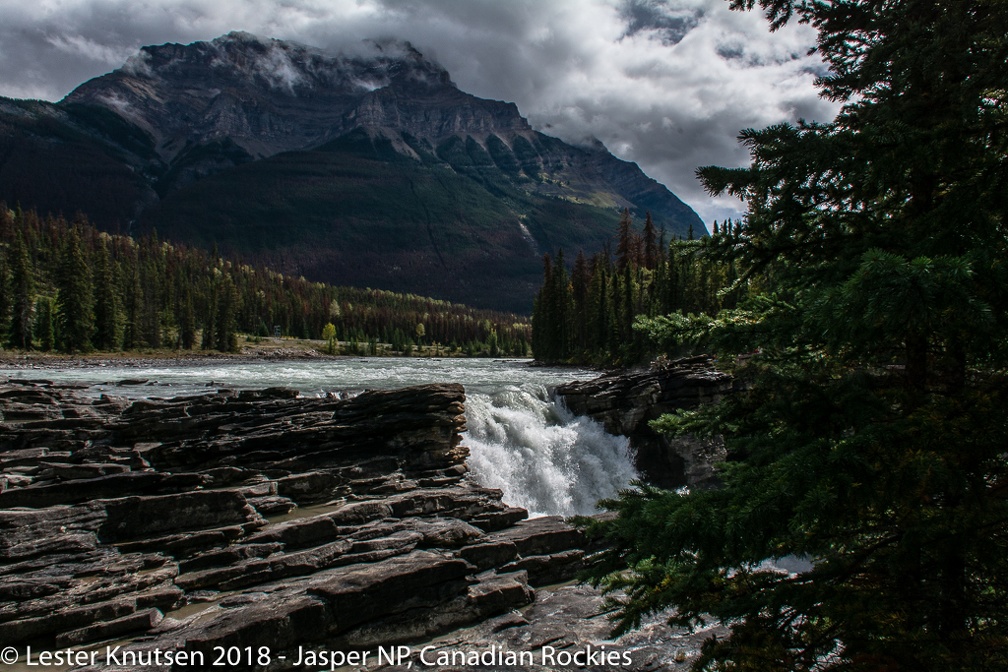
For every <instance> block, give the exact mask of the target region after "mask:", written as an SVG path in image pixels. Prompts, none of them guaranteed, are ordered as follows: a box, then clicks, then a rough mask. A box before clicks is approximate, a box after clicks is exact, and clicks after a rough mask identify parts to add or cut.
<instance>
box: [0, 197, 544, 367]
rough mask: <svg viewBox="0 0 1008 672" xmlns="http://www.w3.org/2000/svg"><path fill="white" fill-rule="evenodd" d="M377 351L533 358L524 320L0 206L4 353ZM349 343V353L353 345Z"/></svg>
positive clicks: (0, 329)
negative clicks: (280, 342) (284, 340)
mask: <svg viewBox="0 0 1008 672" xmlns="http://www.w3.org/2000/svg"><path fill="white" fill-rule="evenodd" d="M323 331H326V334H325V337H326V338H328V339H329V340H330V344H337V345H338V344H339V343H340V341H344V342H345V343H344V345H343V346H341V347H343V348H348V349H349V351H351V352H355V353H356V352H360V353H366V352H368V347H367V346H368V345H370V346H371V348H370V350H371V351H372V352H374V351H375V350H376V348H375V344H377V343H386V344H391V348H386V349H385V350H386V351H387V350H388V349H392V350H396V351H398V352H403V353H406V354H408V353H409V352H411V351H412V350H413V348H414V347H416V346H421V345H427V346H433V345H436V346H437V351H438V352H442V353H444V354H449V353H451V352H455V353H463V354H469V355H498V354H507V355H517V356H524V355H526V354H527V352H528V348H529V341H530V335H531V328H530V325H529V324H528V320H527V318H523V317H520V316H517V315H513V314H509V313H499V312H495V311H488V310H477V309H474V308H470V307H467V306H462V305H459V304H453V303H449V302H447V301H440V300H437V299H430V298H426V297H419V296H414V295H407V294H397V293H393V292H387V291H381V290H372V289H358V288H348V287H339V288H337V287H332V286H329V285H325V284H321V283H315V282H309V281H307V280H305V279H304V278H290V277H285V276H283V275H281V274H279V273H275V272H272V271H270V270H268V269H265V268H260V267H252V266H249V265H243V264H237V263H232V262H230V261H227V260H225V259H221V258H219V257H218V256H217V255H216V253H209V252H207V251H205V250H201V249H196V248H190V247H186V246H182V245H172V244H169V243H166V242H164V241H161V240H159V239H158V237H157V235H156V234H152V235H149V236H145V237H143V238H141V239H139V240H135V239H133V238H130V237H128V236H120V235H109V234H107V233H103V232H99V231H98V230H97V229H96V228H94V227H93V226H91V225H90V224H89V223H88V222H87V220H86V218H84V217H83V216H78V217H76V218H75V219H74V220H73V221H72V222H67V221H66V220H65V219H63V218H62V217H51V216H50V217H44V218H43V217H40V216H38V215H37V214H36V213H34V212H21V211H20V210H18V211H12V210H10V209H9V208H8V207H7V206H6V205H5V204H2V203H0V344H2V345H4V346H7V347H12V348H17V349H21V350H32V349H38V350H44V351H51V350H52V351H60V352H68V353H76V352H90V351H95V350H97V351H118V350H139V349H148V348H176V349H180V350H189V349H193V348H202V349H208V350H209V349H212V350H220V351H228V352H233V351H236V350H237V349H238V343H239V334H244V335H245V336H246V337H247V338H253V339H254V338H258V337H265V336H272V335H275V333H276V332H279V334H280V335H282V336H292V337H297V338H315V339H318V338H323ZM347 344H349V345H347Z"/></svg>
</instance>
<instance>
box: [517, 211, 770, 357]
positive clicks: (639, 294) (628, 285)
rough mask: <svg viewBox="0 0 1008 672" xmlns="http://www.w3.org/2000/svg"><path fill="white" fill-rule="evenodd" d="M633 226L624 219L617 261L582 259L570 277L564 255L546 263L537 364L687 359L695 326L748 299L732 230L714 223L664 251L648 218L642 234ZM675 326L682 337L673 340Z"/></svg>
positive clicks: (537, 308)
mask: <svg viewBox="0 0 1008 672" xmlns="http://www.w3.org/2000/svg"><path fill="white" fill-rule="evenodd" d="M632 226H633V222H632V219H631V217H630V213H629V212H627V211H625V212H624V213H623V216H622V217H621V219H620V223H619V230H618V232H617V240H618V245H617V249H616V259H615V261H613V260H612V259H611V258H610V256H609V254H608V253H607V252H600V253H598V254H596V255H595V256H594V257H593V258H592V259H591V261H588V260H586V259H585V257H584V254H583V253H581V252H579V253H578V256H577V259H576V260H575V262H574V266H573V269H572V271H571V273H570V274H569V275H568V273H567V269H566V266H565V264H564V262H563V254H562V252H561V254H560V255H559V256H558V258H557V260H556V262H555V263H554V262H553V260H552V258H550V257H549V256H548V255H547V256H546V258H545V260H544V262H545V263H544V271H543V284H542V287H541V288H540V290H539V293H538V295H537V298H536V301H535V304H534V309H533V316H532V323H533V326H534V330H533V333H532V339H533V343H532V350H533V352H534V353H535V356H536V359H538V360H539V361H543V362H569V363H587V364H606V365H611V364H632V363H636V362H639V361H643V360H645V359H647V358H648V357H651V356H653V355H654V354H656V348H655V346H656V344H657V345H658V346H661V347H662V348H665V349H666V351H670V352H676V353H680V354H685V353H687V352H690V351H691V349H692V348H694V347H695V346H696V344H697V337H696V336H697V334H696V333H694V332H696V331H697V329H700V328H701V327H700V326H698V325H703V324H705V323H710V322H712V321H713V319H714V316H715V315H716V314H717V313H718V311H719V310H721V309H722V308H732V307H734V306H736V305H737V304H738V302H739V301H740V299H743V298H746V297H747V296H748V291H749V289H748V288H749V285H750V281H749V279H748V278H747V279H741V278H739V275H738V272H737V269H736V263H735V261H734V260H733V259H731V258H730V256H729V255H728V254H727V251H728V250H731V249H733V248H734V246H735V245H736V244H737V240H736V237H735V233H733V229H732V227H731V225H730V222H727V221H726V222H725V223H724V228H723V229H722V228H721V227H720V226H719V225H718V223H717V222H715V223H714V231H713V234H712V235H711V236H707V237H704V238H702V239H700V240H674V241H672V242H671V243H670V244H669V245H668V247H667V249H666V246H665V245H664V243H663V242H660V241H659V239H658V236H657V233H656V230H655V225H654V222H653V220H652V219H651V214H650V213H648V214H647V217H646V219H645V223H644V230H643V233H642V234H638V233H636V232H635V231H634V229H633V228H632ZM666 314H669V315H668V317H664V316H665V315H666ZM654 320H657V322H653V321H654ZM694 320H695V321H696V322H697V325H694V326H692V327H690V328H689V329H687V328H686V325H687V323H689V324H692V322H693V321H694ZM670 322H674V323H676V324H680V325H681V326H682V328H683V329H684V330H685V332H684V333H683V334H677V333H673V332H672V331H670V330H669V326H670ZM647 333H651V335H652V340H651V341H648V339H647V338H646V337H645V334H647Z"/></svg>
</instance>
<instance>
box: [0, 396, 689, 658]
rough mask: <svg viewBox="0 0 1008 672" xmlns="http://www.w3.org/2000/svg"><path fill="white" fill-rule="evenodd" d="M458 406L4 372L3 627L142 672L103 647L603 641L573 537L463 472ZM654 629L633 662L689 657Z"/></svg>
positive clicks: (564, 645) (18, 639)
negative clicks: (96, 391) (148, 386)
mask: <svg viewBox="0 0 1008 672" xmlns="http://www.w3.org/2000/svg"><path fill="white" fill-rule="evenodd" d="M464 403H465V393H464V390H463V388H462V387H461V386H460V385H451V384H444V385H428V386H422V387H414V388H407V389H403V390H397V391H384V392H366V393H364V394H361V395H359V396H357V397H353V398H349V399H341V398H300V397H298V396H297V395H296V394H295V393H294V392H293V391H291V390H287V389H268V390H262V391H255V392H250V391H243V392H232V391H218V392H214V393H210V394H205V395H200V396H193V397H185V398H177V399H167V400H142V401H134V402H129V401H127V400H125V399H117V398H111V397H107V396H102V397H100V398H94V397H93V396H89V395H88V394H87V390H86V389H84V388H78V387H74V386H66V385H56V384H52V383H46V382H41V381H15V380H11V381H5V382H4V383H2V384H0V414H2V418H0V485H2V488H0V642H3V643H4V645H12V646H15V647H18V648H19V649H20V650H21V651H22V652H24V651H25V650H26V647H27V646H32V647H34V648H35V649H36V650H55V649H61V648H65V647H72V648H73V649H75V650H87V651H97V652H98V658H97V661H96V663H95V664H94V665H84V666H79V667H78V668H75V669H94V670H98V669H101V670H106V671H108V670H117V669H121V670H127V669H141V668H137V667H135V666H122V665H117V664H115V663H116V661H115V660H104V659H103V654H102V653H101V652H102V651H104V650H105V649H104V647H105V646H106V645H108V644H110V643H111V644H115V645H122V646H123V650H129V651H134V652H153V651H162V652H163V651H174V652H179V651H186V652H195V651H202V652H205V653H206V654H207V655H210V653H211V652H212V651H214V647H260V646H263V645H266V646H269V647H270V650H271V651H272V652H274V657H273V658H272V660H271V662H270V664H269V665H253V666H248V665H239V666H237V667H236V668H235V669H252V668H255V669H286V668H290V667H292V666H293V665H292V661H293V658H296V655H295V652H297V651H298V650H300V647H309V648H310V647H322V648H324V649H325V650H333V649H343V650H348V651H349V650H360V649H365V648H368V647H372V648H373V647H377V646H391V645H393V644H400V643H404V642H405V643H412V644H416V643H421V642H429V641H432V640H433V638H438V637H440V638H442V639H441V641H442V642H448V643H450V644H451V645H452V646H455V647H468V648H469V649H473V648H478V647H481V648H484V649H485V648H486V647H488V646H491V645H497V646H500V647H504V648H508V649H511V650H521V649H523V648H524V649H526V650H535V649H536V647H539V648H541V647H542V646H546V645H548V646H550V647H553V648H557V647H559V649H560V650H566V649H570V650H572V651H574V650H583V649H584V647H585V646H592V645H595V646H597V643H598V642H599V641H607V640H606V638H607V637H608V629H609V624H608V622H607V620H606V617H605V616H606V614H605V609H604V607H603V602H602V599H601V597H600V596H599V595H598V593H597V592H595V591H593V590H592V589H590V588H588V587H585V586H576V585H573V584H571V583H569V581H570V580H571V579H572V578H573V577H574V576H575V575H576V573H577V571H578V570H579V569H580V568H581V566H582V562H583V559H584V556H585V550H584V541H583V539H582V537H581V535H580V533H579V532H578V531H577V530H575V529H574V528H572V527H571V526H569V525H568V524H566V523H565V522H564V521H562V520H560V519H559V518H551V517H544V518H535V519H528V517H527V513H526V511H525V510H523V509H518V508H514V507H511V506H508V505H507V504H505V503H504V502H502V501H501V493H500V491H498V490H491V489H487V488H483V487H480V486H479V485H478V484H476V483H475V482H474V481H473V480H472V479H471V478H470V477H469V476H468V474H467V468H466V463H465V460H466V457H467V455H468V450H467V449H466V448H465V447H464V446H463V445H462V432H463V431H464V429H465V416H464V411H465V406H464ZM564 582H568V583H566V584H565V583H564ZM537 589H539V590H538V593H539V597H538V600H537V597H536V595H537ZM550 605H554V606H552V607H550ZM655 632H657V631H648V630H646V629H645V631H642V633H638V634H636V635H634V636H632V637H629V638H625V639H624V640H622V641H621V644H622V645H623V646H624V647H630V648H632V649H633V651H634V652H635V653H634V656H635V658H636V661H635V664H634V665H632V666H625V665H624V666H622V669H631V670H633V669H640V670H644V669H655V666H656V665H658V664H659V663H661V665H666V666H672V667H676V666H678V664H680V663H683V661H685V660H686V659H687V656H685V654H684V653H683V652H684V651H689V650H695V648H696V643H695V642H693V643H692V644H690V642H689V641H688V639H689V638H688V637H687V636H686V635H683V634H682V633H671V632H670V631H667V629H663V630H661V632H662V633H663V635H662V636H660V637H659V636H657V635H656V634H655ZM586 643H587V644H586ZM593 643H594V644H593ZM447 645H448V644H445V646H447ZM610 645H613V643H612V642H610ZM417 646H418V647H419V644H417ZM690 646H692V647H693V648H692V649H690ZM577 647H581V648H580V649H578V648H577ZM416 650H419V648H417V649H416ZM280 652H288V654H289V655H288V658H287V660H286V661H280V660H278V659H277V657H276V656H277V654H279V653H280ZM22 655H23V653H22ZM537 655H538V654H537ZM414 659H415V655H414ZM374 662H375V661H374V659H373V658H372V660H371V661H370V664H369V665H367V666H363V667H365V668H367V669H377V668H379V667H381V666H379V665H375V664H373V663H374ZM309 667H310V666H309ZM563 667H564V669H566V666H563ZM142 669H145V670H170V669H181V667H179V666H178V665H176V666H175V667H173V666H172V665H171V664H160V665H147V666H144V667H142ZM305 669H307V667H306V668H305ZM315 669H317V666H316V668H315ZM444 669H452V668H450V667H444ZM513 669H516V670H517V669H526V668H522V667H514V668H513ZM528 669H537V670H541V669H552V668H551V666H550V665H541V664H536V665H534V666H532V667H531V668H528ZM585 669H610V668H607V667H606V666H604V665H603V666H601V667H598V668H595V667H593V666H591V665H589V666H587V667H586V668H585Z"/></svg>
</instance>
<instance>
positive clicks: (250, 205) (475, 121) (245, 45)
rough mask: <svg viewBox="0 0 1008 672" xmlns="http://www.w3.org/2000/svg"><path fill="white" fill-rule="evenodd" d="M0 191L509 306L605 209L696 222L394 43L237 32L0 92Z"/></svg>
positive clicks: (603, 219)
mask: <svg viewBox="0 0 1008 672" xmlns="http://www.w3.org/2000/svg"><path fill="white" fill-rule="evenodd" d="M0 200H4V201H6V202H7V203H8V204H9V205H14V204H19V205H21V206H22V207H36V208H38V209H40V210H42V211H51V212H63V213H64V214H66V215H68V216H69V215H71V214H72V213H74V212H77V211H82V212H84V213H85V214H87V215H88V217H89V218H91V219H92V220H93V221H94V222H95V223H96V224H98V225H99V226H101V227H104V228H107V229H110V230H116V231H126V232H131V233H143V232H146V231H151V230H154V229H156V230H157V231H158V233H159V234H160V235H162V236H164V237H166V238H169V239H172V240H175V241H178V242H187V243H192V244H196V245H201V246H206V247H208V248H209V247H211V246H213V245H217V246H218V248H219V249H220V251H221V252H222V253H226V254H230V255H234V256H238V257H241V258H244V259H248V260H251V261H255V262H261V263H266V264H268V265H270V266H273V267H274V268H276V270H279V271H281V272H284V273H288V274H293V275H304V276H305V277H308V278H310V279H314V280H321V281H327V282H333V283H337V284H352V285H357V286H373V287H379V288H383V289H393V290H397V291H409V292H414V293H423V294H429V295H433V296H436V297H438V298H447V299H451V300H456V301H462V302H467V303H473V304H476V305H480V306H486V307H494V308H505V309H508V310H516V311H518V312H528V311H529V310H530V309H531V299H532V296H533V294H534V291H535V288H536V287H537V286H538V281H539V277H538V276H539V272H540V258H541V255H542V254H543V253H545V252H555V251H556V250H558V249H565V250H567V251H568V252H569V253H570V256H571V257H573V252H574V251H575V250H577V249H579V248H583V249H585V250H586V251H588V252H591V251H594V250H597V249H601V248H602V247H603V245H605V243H606V241H607V240H609V239H610V238H611V237H612V235H613V234H614V232H615V230H616V224H617V221H618V217H619V213H620V212H621V211H622V210H623V209H624V208H629V209H630V210H631V211H632V212H634V213H636V214H637V215H638V216H639V217H640V218H641V219H643V215H644V212H645V211H650V212H651V213H652V215H653V216H654V219H655V221H656V222H657V223H658V224H659V225H662V226H665V227H666V229H667V232H668V235H669V236H670V237H671V236H685V235H686V234H687V232H688V231H689V230H690V229H692V230H693V231H694V232H695V233H697V234H700V233H702V232H703V231H704V230H705V229H704V225H703V223H702V222H701V221H700V219H699V218H698V217H697V216H696V214H695V213H694V212H693V211H692V210H691V209H690V208H689V207H688V206H686V205H685V204H684V203H682V202H681V201H680V200H679V199H678V198H677V197H676V196H675V195H674V194H672V193H671V192H669V191H668V189H666V188H665V187H664V186H662V185H661V184H659V183H658V182H656V181H654V180H653V179H651V178H649V177H647V176H646V175H644V173H643V172H642V171H641V170H640V168H639V167H638V166H637V165H636V164H633V163H629V162H626V161H622V160H620V159H618V158H616V157H614V156H612V155H611V154H610V153H609V152H608V151H606V150H605V149H604V148H603V147H601V146H598V145H596V146H592V147H575V146H572V145H569V144H566V143H564V142H562V141H561V140H558V139H556V138H552V137H550V136H547V135H544V134H542V133H540V132H538V131H535V130H534V129H532V128H531V126H530V125H529V123H528V121H527V120H526V119H525V118H524V117H522V116H521V114H520V112H519V110H518V108H517V107H516V106H515V105H514V104H513V103H507V102H502V101H496V100H485V99H481V98H477V97H475V96H472V95H470V94H468V93H465V92H464V91H461V90H460V89H458V87H457V86H456V85H455V84H454V83H453V82H452V80H451V77H450V75H449V73H448V72H447V71H446V70H444V68H442V67H441V66H439V65H437V64H436V63H434V62H433V61H431V60H429V59H427V58H425V57H424V56H423V55H422V54H420V52H419V51H417V50H416V49H415V48H413V47H412V46H410V45H409V44H407V43H399V42H383V43H370V44H368V45H365V46H359V47H357V48H356V53H348V54H331V53H327V52H324V51H322V50H319V49H315V48H312V47H306V46H303V45H297V44H292V43H288V42H283V41H279V40H269V39H263V38H259V37H256V36H252V35H248V34H245V33H231V34H228V35H225V36H223V37H220V38H217V39H215V40H212V41H209V42H196V43H193V44H190V45H179V44H165V45H160V46H150V47H144V48H143V49H142V50H141V51H140V52H139V54H137V55H136V56H134V57H132V58H131V59H130V60H129V61H128V62H127V63H126V64H125V65H124V66H123V67H121V68H119V69H118V70H116V71H114V72H111V73H109V74H107V75H103V76H101V77H97V78H95V79H93V80H90V81H88V82H85V83H84V84H82V85H81V86H79V87H78V88H77V89H75V90H74V91H73V92H71V93H70V94H69V95H68V96H67V97H66V98H65V99H64V100H62V101H60V102H59V103H56V104H50V103H43V102H39V101H14V100H6V99H3V100H0ZM502 280H503V282H502Z"/></svg>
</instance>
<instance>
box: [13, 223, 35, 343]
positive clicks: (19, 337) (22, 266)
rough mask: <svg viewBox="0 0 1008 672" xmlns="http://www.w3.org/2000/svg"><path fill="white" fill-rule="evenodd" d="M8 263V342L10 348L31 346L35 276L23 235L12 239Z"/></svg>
mask: <svg viewBox="0 0 1008 672" xmlns="http://www.w3.org/2000/svg"><path fill="white" fill-rule="evenodd" d="M8 265H9V266H10V269H11V280H10V296H11V297H12V299H13V301H12V302H11V320H10V331H9V336H8V343H9V344H10V346H11V347H12V348H21V349H23V350H30V349H31V347H32V308H33V307H34V303H35V278H34V269H33V268H32V263H31V259H30V258H29V257H28V248H27V246H26V245H25V241H24V236H21V235H18V236H17V237H16V238H15V239H14V246H13V247H12V248H11V250H10V259H9V260H8Z"/></svg>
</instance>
